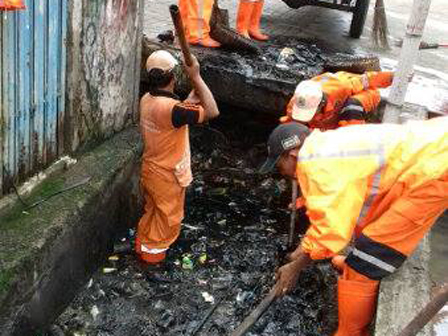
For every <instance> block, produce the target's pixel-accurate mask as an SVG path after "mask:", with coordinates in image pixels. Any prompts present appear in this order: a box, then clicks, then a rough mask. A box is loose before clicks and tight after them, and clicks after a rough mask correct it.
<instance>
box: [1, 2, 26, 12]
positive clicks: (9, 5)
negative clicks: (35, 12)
mask: <svg viewBox="0 0 448 336" xmlns="http://www.w3.org/2000/svg"><path fill="white" fill-rule="evenodd" d="M25 8H26V7H25V3H24V1H23V0H0V9H6V10H14V9H25Z"/></svg>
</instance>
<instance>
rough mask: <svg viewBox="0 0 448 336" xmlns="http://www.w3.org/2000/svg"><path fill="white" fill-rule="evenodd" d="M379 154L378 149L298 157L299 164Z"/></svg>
mask: <svg viewBox="0 0 448 336" xmlns="http://www.w3.org/2000/svg"><path fill="white" fill-rule="evenodd" d="M379 154H381V153H380V151H379V150H378V149H356V150H342V151H337V152H334V153H313V154H310V155H306V156H305V155H303V156H300V162H306V161H312V160H318V159H340V158H350V157H358V156H371V155H379Z"/></svg>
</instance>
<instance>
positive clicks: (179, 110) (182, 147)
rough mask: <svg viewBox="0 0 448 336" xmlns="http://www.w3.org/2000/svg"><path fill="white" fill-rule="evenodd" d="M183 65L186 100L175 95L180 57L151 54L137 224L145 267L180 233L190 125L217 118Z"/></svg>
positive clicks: (205, 91)
mask: <svg viewBox="0 0 448 336" xmlns="http://www.w3.org/2000/svg"><path fill="white" fill-rule="evenodd" d="M193 60H194V62H193V65H192V66H185V71H186V72H187V74H188V76H189V78H190V80H191V83H192V85H193V88H194V90H193V91H192V93H191V94H190V96H189V98H187V100H186V101H184V102H182V101H180V100H179V98H177V97H176V95H175V94H174V93H173V90H174V82H175V76H174V72H173V71H174V68H175V67H176V65H177V61H176V59H175V58H174V57H173V56H172V55H171V54H170V53H168V52H167V51H164V50H160V51H156V52H154V53H152V54H151V56H149V58H148V60H147V63H146V69H147V70H148V76H149V82H150V85H151V87H150V90H149V92H148V93H147V94H145V95H144V96H143V98H142V99H141V102H140V128H141V132H142V135H143V141H144V151H143V158H142V170H141V185H142V189H143V192H144V198H145V213H144V215H143V217H142V218H141V219H140V222H139V224H138V230H137V236H136V241H135V250H136V252H137V254H138V255H139V256H140V258H141V259H142V260H143V261H145V262H147V263H154V264H155V263H160V262H162V261H163V260H164V259H165V255H166V251H167V250H168V248H169V247H170V245H171V244H172V243H173V242H174V241H175V240H176V239H177V237H178V236H179V233H180V226H181V221H182V219H183V216H184V200H185V189H186V187H187V186H188V185H189V184H190V183H191V181H192V174H191V165H190V142H189V132H188V127H189V126H190V125H195V124H200V123H203V122H205V121H207V120H210V119H213V118H216V117H217V116H218V115H219V110H218V107H217V105H216V102H215V99H214V98H213V95H212V93H211V92H210V90H209V88H208V87H207V85H206V84H205V82H204V81H203V79H202V78H201V75H200V73H199V63H198V61H197V60H196V58H194V57H193Z"/></svg>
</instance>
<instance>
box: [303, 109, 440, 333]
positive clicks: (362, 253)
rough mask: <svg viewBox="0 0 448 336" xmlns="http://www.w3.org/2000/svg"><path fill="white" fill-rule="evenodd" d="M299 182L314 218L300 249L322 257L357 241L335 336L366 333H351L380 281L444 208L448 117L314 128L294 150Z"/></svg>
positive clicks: (364, 321)
mask: <svg viewBox="0 0 448 336" xmlns="http://www.w3.org/2000/svg"><path fill="white" fill-rule="evenodd" d="M297 178H298V181H299V183H300V186H301V190H302V194H303V196H304V198H305V203H306V208H307V213H308V216H309V218H310V221H311V225H310V227H309V229H308V230H307V232H306V235H305V237H304V238H303V240H302V242H301V248H302V250H303V251H304V252H306V253H308V254H309V255H310V257H311V258H312V259H325V258H330V257H333V256H335V255H336V254H337V253H339V252H341V251H342V250H344V249H345V248H346V247H347V246H349V245H350V243H351V242H352V241H353V244H354V245H353V247H352V249H351V251H350V252H349V254H348V256H347V258H346V260H345V263H346V265H345V266H344V267H343V273H344V274H343V276H342V277H341V278H340V280H339V288H338V290H339V310H340V324H339V330H338V333H337V334H336V335H337V336H348V335H366V334H365V333H356V332H354V331H353V330H355V329H356V328H355V329H350V328H353V323H355V324H356V323H357V324H359V325H361V326H363V327H365V326H366V325H368V323H369V322H370V319H371V317H372V314H373V311H374V300H375V299H376V295H377V288H378V280H380V279H382V278H383V277H385V276H387V275H389V274H392V273H393V272H394V271H395V270H396V269H397V268H398V267H400V266H401V265H402V264H403V262H404V261H405V260H406V258H407V257H408V256H409V255H410V254H411V253H412V252H413V251H414V249H415V248H416V246H417V245H418V243H419V242H420V240H421V239H422V238H423V237H424V235H425V234H426V233H427V232H428V230H430V228H431V226H432V225H433V224H434V222H435V221H436V219H437V218H438V217H439V216H440V215H441V214H442V213H443V211H444V210H445V209H447V208H448V117H440V118H435V119H432V120H429V121H413V122H409V123H408V124H406V125H392V124H390V125H389V124H382V125H363V126H352V127H347V128H341V129H338V130H334V131H326V132H321V131H319V130H315V131H313V132H312V133H311V135H310V136H309V137H308V138H307V139H306V140H305V142H304V144H303V146H302V148H301V149H300V151H299V157H298V164H297ZM361 311H364V313H361ZM341 314H342V316H341ZM344 316H345V317H344ZM347 316H349V317H350V318H347ZM341 321H342V322H341ZM356 321H357V322H356Z"/></svg>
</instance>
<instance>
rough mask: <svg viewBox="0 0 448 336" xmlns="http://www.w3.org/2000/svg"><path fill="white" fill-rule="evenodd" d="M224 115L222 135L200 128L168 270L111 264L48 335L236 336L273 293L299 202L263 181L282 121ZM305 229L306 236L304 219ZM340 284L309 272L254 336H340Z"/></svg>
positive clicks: (276, 182)
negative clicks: (261, 170) (268, 149)
mask: <svg viewBox="0 0 448 336" xmlns="http://www.w3.org/2000/svg"><path fill="white" fill-rule="evenodd" d="M223 114H224V115H223V116H222V118H220V120H219V121H218V122H216V123H214V124H212V126H211V127H213V128H211V127H209V126H205V127H198V128H193V129H192V132H191V139H192V151H193V152H192V155H193V157H192V164H193V172H194V177H195V180H194V182H193V184H192V186H191V187H190V188H189V189H188V192H187V204H186V216H185V219H184V221H183V229H182V234H181V236H180V238H179V240H178V241H177V243H176V244H175V245H174V246H173V248H172V249H170V250H169V254H168V259H167V264H166V269H159V270H157V271H154V270H148V269H145V268H144V267H142V266H141V265H140V264H139V263H138V262H137V261H136V260H135V258H134V256H133V255H128V256H120V257H119V260H118V261H110V260H109V261H106V262H105V264H104V267H105V268H103V269H101V270H100V271H99V272H97V273H96V274H95V275H94V276H93V278H92V280H90V282H89V283H88V284H87V286H86V287H85V288H84V290H83V291H82V292H80V293H79V296H78V297H77V298H76V299H75V301H74V302H73V303H72V304H71V306H70V307H69V308H68V309H67V310H66V311H65V312H64V313H63V314H62V315H61V317H60V318H59V319H58V321H57V322H56V325H55V326H54V327H53V332H52V333H49V334H48V336H50V335H55V334H57V332H59V333H60V332H63V333H65V335H78V336H80V335H101V336H106V335H110V336H112V335H114V336H119V335H120V336H121V335H136V336H138V335H227V334H229V332H230V331H232V330H234V329H235V328H236V327H237V326H238V325H239V323H240V322H241V321H242V320H243V319H244V317H246V316H247V315H248V314H249V313H250V312H251V310H252V309H254V307H255V306H256V305H257V304H258V303H259V302H260V301H261V299H262V298H263V296H264V295H266V294H267V292H268V291H269V289H270V288H271V286H272V285H273V284H274V279H273V275H274V272H275V268H276V267H277V266H278V265H279V264H280V263H281V259H282V256H284V252H285V245H286V240H287V226H288V222H289V210H288V209H287V206H288V204H289V201H290V199H289V197H290V190H289V189H288V185H289V183H287V181H285V180H283V179H280V178H277V177H275V178H274V176H260V175H259V174H256V167H258V166H259V164H260V163H261V161H262V159H263V158H264V155H265V145H264V141H265V138H266V137H267V135H268V134H269V132H270V130H271V129H272V125H274V120H275V119H270V120H266V119H264V120H254V119H255V118H254V115H253V112H245V111H239V115H240V120H239V123H238V124H235V122H234V120H233V118H229V117H228V116H229V114H227V113H226V111H225V110H224V113H223ZM248 129H251V132H247V130H248ZM297 225H298V228H299V229H300V230H301V231H304V230H305V226H306V220H304V218H303V216H301V217H300V218H299V220H298V223H297ZM105 272H106V273H105ZM108 272H111V273H108ZM335 281H336V275H335V272H334V271H333V270H332V268H331V267H330V266H329V264H328V263H325V262H324V263H320V264H317V265H315V266H313V267H311V268H309V269H308V270H306V271H305V272H304V273H303V274H302V276H301V277H300V281H299V284H298V286H297V289H296V290H295V291H294V292H293V293H292V294H291V295H288V296H286V297H284V298H282V299H281V300H279V301H278V302H277V303H274V304H273V306H271V308H270V309H269V310H268V311H267V313H266V314H265V315H264V316H263V317H262V318H261V319H260V320H259V321H258V322H257V324H256V325H255V326H254V327H253V329H252V330H251V332H249V333H248V334H247V335H266V336H267V335H279V336H281V335H306V336H318V335H319V336H321V335H324V336H325V335H331V333H332V331H333V330H334V328H335V327H336V311H335V304H336V300H335V288H334V285H335ZM214 305H217V307H216V310H215V311H214V313H213V314H212V315H211V317H210V318H209V319H208V320H207V321H206V322H205V324H204V325H203V327H202V328H201V329H200V330H197V328H198V326H199V325H200V324H201V322H202V321H203V319H204V318H205V316H206V315H207V314H208V313H209V311H210V309H212V308H213V307H214ZM55 330H56V331H55Z"/></svg>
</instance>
